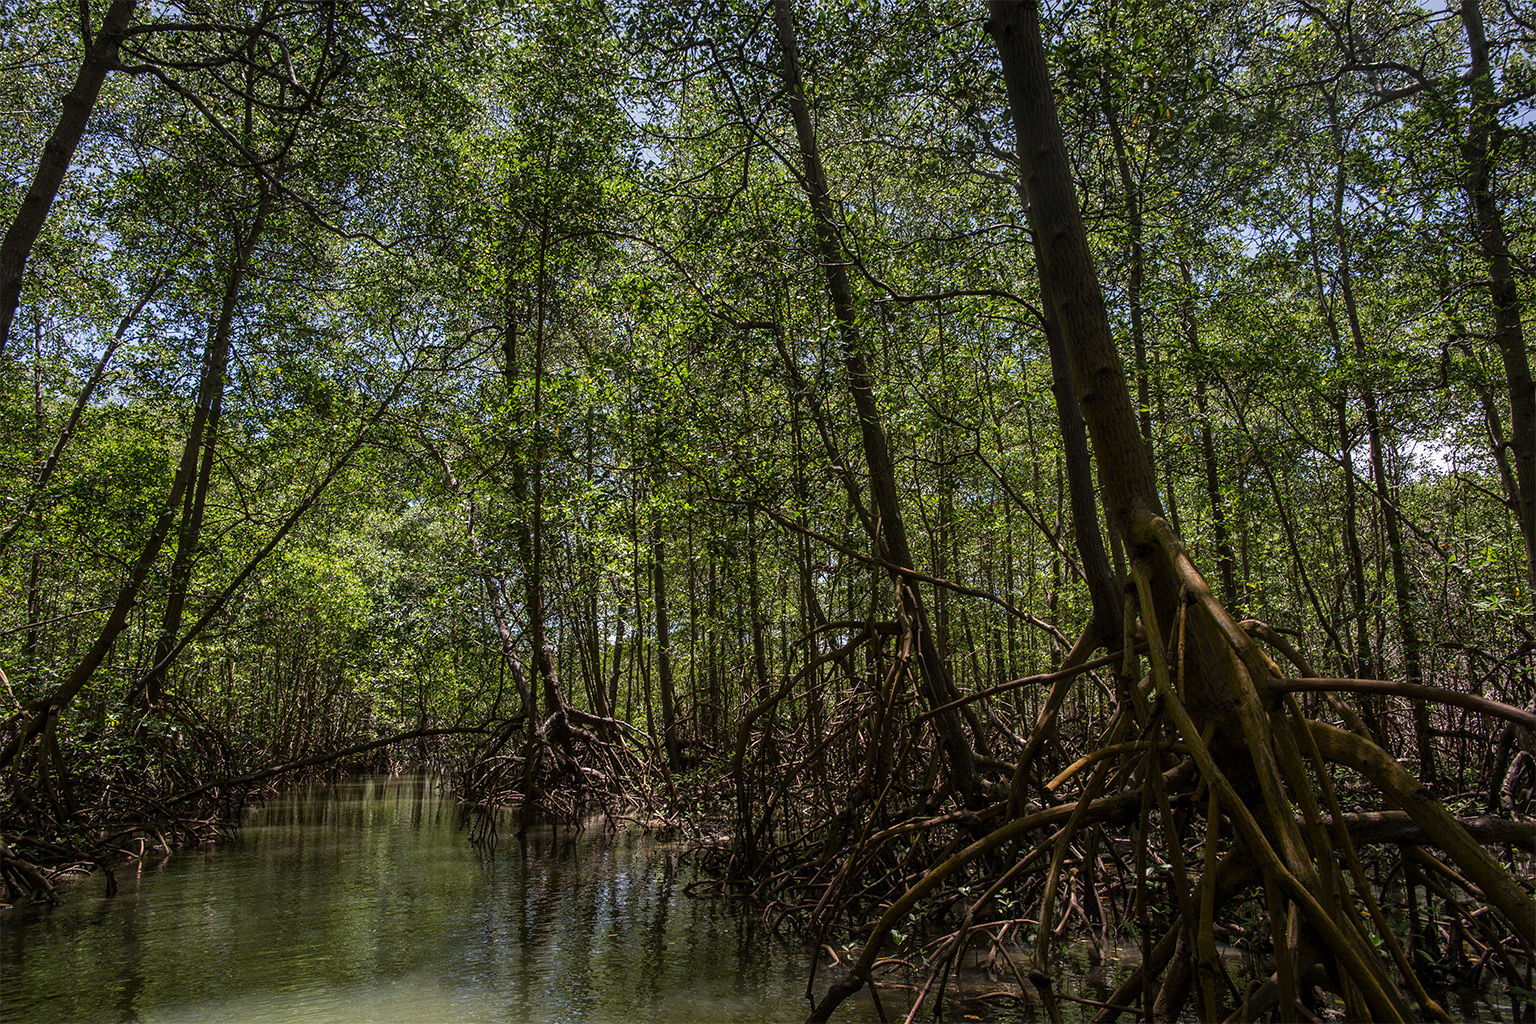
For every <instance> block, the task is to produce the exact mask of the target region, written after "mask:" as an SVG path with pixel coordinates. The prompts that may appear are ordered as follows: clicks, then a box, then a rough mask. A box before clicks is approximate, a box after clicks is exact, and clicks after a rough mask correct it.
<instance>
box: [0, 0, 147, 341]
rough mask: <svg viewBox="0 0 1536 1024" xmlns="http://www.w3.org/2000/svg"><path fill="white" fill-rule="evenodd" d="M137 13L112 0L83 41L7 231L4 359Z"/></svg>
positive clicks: (0, 281)
mask: <svg viewBox="0 0 1536 1024" xmlns="http://www.w3.org/2000/svg"><path fill="white" fill-rule="evenodd" d="M137 8H138V0H113V3H112V5H111V6H110V7H108V8H107V13H106V16H105V17H104V18H102V21H101V28H100V29H98V30H97V32H96V35H95V37H94V38H88V39H85V40H82V42H83V43H84V44H85V53H84V56H83V57H82V58H81V61H80V70H79V71H78V72H77V73H76V74H75V82H74V85H72V86H71V87H70V90H69V92H67V93H65V94H64V103H63V110H62V111H60V113H59V121H58V124H57V125H55V126H54V129H53V134H52V135H50V136H48V141H47V143H45V144H44V145H43V154H42V158H41V159H40V160H38V163H37V172H36V173H35V174H34V175H33V177H32V184H31V185H30V186H28V188H27V194H26V195H25V196H24V197H23V198H22V200H21V208H20V209H18V210H17V211H16V218H15V219H14V220H13V221H11V226H10V227H9V228H7V229H6V232H5V240H4V241H3V242H0V355H4V354H5V346H6V342H7V340H8V339H9V338H10V335H11V323H12V321H13V320H14V319H15V317H16V306H17V304H18V303H19V302H20V301H21V284H22V280H23V279H24V277H25V274H26V269H27V257H28V256H30V255H31V254H32V245H33V243H35V242H36V241H37V236H38V235H39V234H41V233H42V230H43V224H44V223H45V222H46V221H47V220H48V211H49V209H50V208H52V206H53V200H54V197H55V196H57V195H58V194H59V186H60V185H61V184H62V183H63V181H64V173H65V172H66V171H68V170H69V163H70V161H71V160H72V159H74V156H75V149H76V148H77V147H78V146H79V145H80V139H81V138H82V137H83V136H84V135H85V126H86V123H87V122H89V121H90V119H91V111H92V110H93V109H94V108H95V106H96V97H97V96H98V95H99V94H100V93H101V85H102V83H103V82H104V81H106V78H107V72H109V71H111V70H112V69H113V68H115V67H116V66H117V53H118V48H119V47H120V46H121V45H122V42H123V38H124V36H125V35H126V34H127V31H128V26H129V22H131V21H132V20H133V15H134V11H135V10H136V9H137ZM82 9H85V8H84V7H82Z"/></svg>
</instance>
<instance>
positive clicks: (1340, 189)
mask: <svg viewBox="0 0 1536 1024" xmlns="http://www.w3.org/2000/svg"><path fill="white" fill-rule="evenodd" d="M1334 134H1335V142H1336V145H1337V147H1338V159H1339V169H1338V174H1337V177H1336V179H1335V187H1334V192H1333V228H1334V234H1335V243H1336V245H1337V246H1338V251H1339V264H1338V270H1337V277H1338V284H1339V296H1340V298H1342V299H1343V300H1344V321H1345V323H1346V324H1347V325H1348V327H1349V336H1350V340H1351V341H1352V342H1353V347H1354V353H1355V359H1356V360H1357V361H1358V365H1359V366H1361V367H1365V366H1367V365H1369V363H1370V361H1371V357H1370V352H1369V351H1368V349H1367V347H1366V342H1365V331H1364V329H1363V328H1362V326H1361V324H1360V310H1359V307H1358V305H1357V304H1356V302H1355V286H1354V275H1353V273H1352V271H1351V268H1350V246H1349V236H1348V234H1347V229H1346V227H1345V224H1344V192H1345V170H1344V159H1343V156H1344V154H1343V144H1342V140H1341V136H1340V134H1339V128H1338V126H1337V123H1335V127H1334ZM1360 402H1361V405H1362V406H1363V407H1364V410H1365V431H1366V439H1367V441H1368V443H1369V446H1370V459H1371V476H1372V478H1373V479H1374V480H1375V483H1376V493H1377V496H1378V498H1379V499H1380V502H1381V518H1382V525H1383V527H1384V528H1385V530H1386V534H1387V551H1388V554H1389V557H1390V558H1391V562H1392V589H1393V594H1394V596H1395V597H1396V605H1397V608H1396V611H1397V630H1398V637H1399V639H1400V640H1401V642H1402V645H1403V675H1404V677H1405V678H1406V679H1407V681H1408V682H1410V683H1413V684H1415V685H1418V684H1421V683H1423V681H1424V679H1423V676H1424V673H1423V669H1422V668H1421V664H1420V657H1419V646H1420V645H1419V630H1418V623H1417V620H1416V617H1415V614H1414V607H1413V584H1412V581H1411V580H1410V579H1409V577H1408V565H1407V559H1406V555H1405V553H1404V550H1403V529H1402V524H1401V523H1400V522H1399V521H1398V513H1397V506H1396V504H1395V503H1394V502H1393V501H1392V500H1390V494H1391V485H1390V482H1389V481H1388V479H1387V467H1386V458H1385V456H1384V454H1383V450H1382V449H1383V443H1382V431H1381V409H1380V405H1379V403H1378V402H1377V398H1376V389H1375V388H1374V387H1372V386H1371V384H1370V382H1369V380H1362V381H1361V384H1360ZM1412 709H1413V710H1412V714H1413V733H1414V741H1415V746H1416V747H1417V748H1418V755H1419V777H1420V779H1421V780H1422V781H1423V783H1424V784H1425V785H1426V786H1431V787H1433V786H1434V784H1435V777H1436V774H1437V772H1436V769H1435V740H1434V733H1433V731H1432V729H1431V727H1430V720H1429V704H1428V702H1427V701H1413V702H1412Z"/></svg>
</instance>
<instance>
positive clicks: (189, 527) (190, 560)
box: [134, 183, 271, 707]
mask: <svg viewBox="0 0 1536 1024" xmlns="http://www.w3.org/2000/svg"><path fill="white" fill-rule="evenodd" d="M259 187H260V190H261V194H260V198H259V199H258V200H257V204H256V211H255V213H254V215H253V217H252V220H251V225H250V228H249V229H248V230H247V231H245V232H244V233H243V234H242V235H241V236H240V237H239V238H237V240H236V242H235V251H234V258H233V260H232V262H231V263H230V267H229V275H228V277H227V278H226V279H225V282H224V296H223V299H222V300H221V302H220V304H219V317H218V320H217V321H215V324H214V328H213V336H212V338H210V339H209V344H208V370H207V373H206V376H205V377H204V381H203V388H202V390H201V392H200V393H199V394H198V396H197V403H198V408H199V410H202V411H203V413H204V416H205V422H206V426H205V427H204V430H203V437H202V438H201V439H200V441H201V444H202V457H201V459H200V460H199V463H198V469H197V480H196V482H195V483H194V485H193V486H192V487H191V488H189V489H188V491H187V493H186V495H185V498H184V501H183V507H182V514H181V525H180V528H179V529H178V530H177V532H176V556H175V557H174V558H173V559H172V560H171V586H170V592H169V594H168V595H167V597H166V602H165V612H164V614H163V615H162V617H161V620H160V635H159V638H158V639H157V640H156V641H155V660H154V663H153V664H152V665H151V667H150V669H149V671H148V672H147V673H145V675H144V677H143V678H142V679H141V680H139V682H138V684H137V685H136V686H135V688H134V689H135V696H136V697H142V698H143V703H144V705H145V706H146V707H152V706H154V705H155V704H158V703H159V702H160V692H161V687H162V686H163V685H164V683H165V673H166V669H167V668H168V667H169V660H168V656H169V655H170V653H171V650H172V649H173V648H174V647H175V646H176V635H177V634H178V633H179V632H181V620H182V614H183V612H184V610H185V608H186V603H187V589H188V587H189V586H190V585H191V581H192V567H193V565H194V563H195V562H196V556H197V547H198V545H199V543H200V542H201V537H202V530H203V509H204V506H205V504H206V501H207V497H208V481H209V477H211V476H212V475H213V454H214V446H215V443H216V441H217V438H218V429H219V417H220V415H221V414H222V412H223V408H224V374H225V370H226V369H227V368H228V366H229V350H230V343H231V335H232V331H233V326H234V318H235V308H236V307H237V306H238V305H239V301H240V288H241V286H242V285H243V284H244V282H245V276H246V272H247V271H248V270H249V268H250V262H251V254H252V253H253V252H254V251H255V249H256V240H257V239H258V238H259V237H260V235H261V232H262V229H263V228H264V227H265V225H266V216H267V210H268V208H269V205H270V203H269V200H270V195H271V193H270V192H269V190H268V188H267V186H266V184H265V183H262V184H261V185H260V186H259Z"/></svg>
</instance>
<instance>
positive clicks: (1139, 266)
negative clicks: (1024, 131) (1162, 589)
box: [1099, 72, 1178, 529]
mask: <svg viewBox="0 0 1536 1024" xmlns="http://www.w3.org/2000/svg"><path fill="white" fill-rule="evenodd" d="M1099 91H1100V94H1101V97H1102V100H1103V104H1104V120H1105V122H1106V123H1107V124H1108V125H1109V137H1110V141H1111V142H1113V143H1114V147H1115V169H1116V171H1117V172H1118V174H1119V177H1120V189H1121V191H1122V192H1123V193H1124V197H1125V226H1126V229H1127V230H1128V231H1129V232H1130V236H1131V238H1130V241H1131V266H1130V273H1129V274H1128V275H1127V280H1126V288H1125V293H1126V294H1125V298H1126V302H1127V303H1128V304H1129V305H1130V310H1131V351H1132V353H1133V354H1134V355H1135V357H1136V404H1137V406H1138V412H1139V413H1140V421H1139V422H1140V425H1141V442H1142V444H1144V445H1145V446H1146V449H1147V463H1148V464H1149V465H1151V466H1152V467H1154V472H1155V471H1156V466H1157V459H1156V457H1155V455H1154V453H1153V450H1152V401H1151V397H1150V381H1149V375H1148V372H1147V333H1146V327H1145V326H1144V324H1143V320H1144V313H1143V306H1144V305H1145V302H1144V299H1143V296H1142V293H1143V281H1144V279H1145V275H1146V249H1145V246H1144V245H1143V243H1142V236H1143V234H1144V231H1143V228H1142V221H1141V202H1140V200H1139V199H1138V196H1139V195H1140V191H1139V190H1138V189H1137V187H1136V177H1135V175H1134V174H1133V173H1132V171H1131V157H1130V149H1129V147H1128V146H1127V145H1126V144H1125V132H1124V131H1123V130H1122V129H1121V127H1120V116H1119V112H1118V111H1117V110H1116V108H1115V95H1114V91H1113V89H1112V88H1111V86H1110V83H1109V74H1108V73H1107V72H1100V73H1099ZM1161 415H1162V414H1161V413H1159V416H1161ZM1168 493H1169V495H1170V496H1172V494H1173V488H1172V485H1171V484H1170V485H1169V490H1168ZM1174 528H1175V529H1177V528H1178V524H1177V522H1175V524H1174Z"/></svg>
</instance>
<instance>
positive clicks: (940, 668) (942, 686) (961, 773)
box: [773, 0, 980, 803]
mask: <svg viewBox="0 0 1536 1024" xmlns="http://www.w3.org/2000/svg"><path fill="white" fill-rule="evenodd" d="M773 11H774V22H775V25H776V27H777V30H778V40H779V57H780V64H779V68H780V72H781V74H782V76H783V79H784V85H785V89H786V93H787V100H788V103H789V109H790V115H791V117H792V119H793V120H794V125H795V135H796V137H797V139H798V141H799V144H800V157H801V160H802V162H803V165H804V172H805V173H804V178H803V179H802V181H803V184H804V186H805V193H806V197H807V199H808V200H809V202H810V207H811V213H812V216H813V217H814V219H815V229H816V241H817V246H818V249H819V252H820V257H821V264H822V270H823V272H824V273H825V275H826V282H827V291H828V294H829V298H830V300H831V304H832V312H833V316H834V318H835V319H836V321H837V329H838V334H839V337H840V340H841V343H842V350H843V351H842V355H843V366H844V369H845V371H846V373H847V379H848V389H849V391H850V393H851V395H852V398H853V404H854V409H855V411H856V412H857V415H858V417H859V429H860V436H861V439H862V441H863V446H864V460H865V463H866V465H867V467H868V470H869V487H870V493H871V496H872V497H873V498H874V502H875V510H876V513H877V516H878V523H877V530H878V538H877V540H876V542H877V545H878V547H879V549H880V550H881V552H882V553H883V555H884V557H885V560H886V561H887V562H888V563H890V566H891V568H890V569H889V572H890V577H891V582H892V583H893V584H894V585H895V587H896V591H897V594H898V599H899V600H902V601H904V602H905V604H906V608H907V614H908V616H909V618H910V621H911V622H912V624H913V630H914V632H915V633H916V634H917V647H918V651H917V654H918V659H917V660H918V665H919V669H920V672H919V680H920V683H921V687H922V690H923V697H924V699H925V700H926V701H927V702H928V704H929V706H930V707H933V708H938V707H940V706H942V705H945V704H947V703H949V702H950V701H952V700H954V699H956V698H957V697H958V693H957V692H956V691H955V688H954V685H953V683H952V682H951V681H950V678H949V670H948V666H947V665H945V664H944V661H943V659H942V658H941V657H940V655H939V651H938V649H937V647H936V646H935V644H934V639H933V634H932V630H931V629H930V627H929V622H928V614H927V611H926V609H925V608H924V606H923V600H922V596H921V594H920V593H919V591H918V589H917V587H916V586H915V585H913V583H912V582H911V581H909V580H908V579H906V577H905V576H904V575H903V574H902V573H901V571H900V570H901V569H910V568H912V551H911V548H910V547H909V545H908V543H907V534H906V527H905V524H904V523H903V521H902V517H901V511H900V507H899V502H898V499H897V491H896V475H895V469H894V467H893V466H892V464H891V458H890V452H889V445H888V443H887V439H886V435H885V428H884V426H883V425H882V418H881V415H880V408H879V404H878V403H877V402H876V401H875V393H874V388H875V382H874V377H873V375H872V374H871V373H870V371H869V368H868V365H867V363H866V361H865V353H864V343H863V340H862V339H861V338H860V336H859V330H858V318H857V315H856V313H855V311H854V302H853V289H852V287H851V286H850V284H849V282H848V274H847V270H846V267H845V264H846V260H845V258H844V255H843V252H842V246H841V243H840V242H839V240H838V234H837V226H836V220H835V217H834V212H833V210H832V202H831V198H830V196H829V194H828V188H827V179H826V174H825V172H824V171H823V169H822V165H821V154H820V151H819V149H818V147H817V143H816V134H815V130H814V128H813V127H812V125H811V113H810V107H809V105H808V103H807V102H806V97H805V86H804V83H803V81H802V78H801V74H800V57H799V46H798V44H797V42H796V39H795V26H794V13H793V11H792V10H791V8H790V3H789V0H774V4H773ZM934 723H935V727H936V728H937V730H938V732H939V737H940V742H941V743H942V745H943V747H944V753H945V759H946V761H947V765H948V768H949V775H950V781H951V782H952V783H953V784H954V787H955V790H956V792H957V793H959V794H960V795H961V797H962V799H963V800H965V801H966V802H968V803H969V802H975V801H977V800H978V799H979V798H980V790H979V779H978V776H977V768H976V754H975V751H974V750H973V749H972V747H971V743H970V740H969V738H968V737H967V736H966V733H965V729H964V726H963V725H962V724H961V719H960V716H959V715H957V714H956V713H955V712H954V710H953V709H949V710H946V711H942V712H940V713H939V714H937V715H935V716H934Z"/></svg>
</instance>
